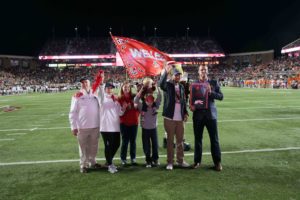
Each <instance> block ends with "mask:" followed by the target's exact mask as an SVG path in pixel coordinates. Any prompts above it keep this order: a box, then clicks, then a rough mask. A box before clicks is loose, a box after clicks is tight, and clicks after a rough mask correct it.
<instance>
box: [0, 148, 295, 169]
mask: <svg viewBox="0 0 300 200" xmlns="http://www.w3.org/2000/svg"><path fill="white" fill-rule="evenodd" d="M290 150H300V147H286V148H268V149H249V150H240V151H224V152H222V154H241V153H259V152H274V151H290ZM184 155H185V156H193V155H194V154H193V153H185V154H184ZM203 155H210V152H204V153H203ZM159 157H161V158H165V157H167V155H159ZM136 158H137V159H142V158H145V156H137V157H136ZM97 160H100V161H104V160H105V158H97ZM114 160H120V158H115V159H114ZM68 162H79V159H70V160H45V161H20V162H10V163H0V166H10V165H32V164H47V163H68Z"/></svg>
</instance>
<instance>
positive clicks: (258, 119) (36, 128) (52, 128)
mask: <svg viewBox="0 0 300 200" xmlns="http://www.w3.org/2000/svg"><path fill="white" fill-rule="evenodd" d="M299 119H300V116H299V117H282V118H281V117H280V118H257V119H224V120H218V122H219V123H223V122H251V121H277V120H299ZM187 123H188V124H191V123H193V122H192V121H190V122H187ZM158 125H162V123H158ZM57 129H70V127H50V128H38V127H33V128H27V129H25V128H21V129H2V130H0V132H3V131H35V130H57Z"/></svg>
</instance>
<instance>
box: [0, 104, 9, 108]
mask: <svg viewBox="0 0 300 200" xmlns="http://www.w3.org/2000/svg"><path fill="white" fill-rule="evenodd" d="M8 106H9V105H5V106H0V108H6V107H8Z"/></svg>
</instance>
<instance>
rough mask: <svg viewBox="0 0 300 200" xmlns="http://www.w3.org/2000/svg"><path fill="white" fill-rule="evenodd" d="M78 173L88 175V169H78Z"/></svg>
mask: <svg viewBox="0 0 300 200" xmlns="http://www.w3.org/2000/svg"><path fill="white" fill-rule="evenodd" d="M80 173H83V174H85V173H88V168H87V167H82V168H80Z"/></svg>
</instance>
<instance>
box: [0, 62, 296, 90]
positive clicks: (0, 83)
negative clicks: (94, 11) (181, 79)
mask: <svg viewBox="0 0 300 200" xmlns="http://www.w3.org/2000/svg"><path fill="white" fill-rule="evenodd" d="M100 69H101V70H104V72H105V73H106V74H107V78H108V79H112V80H113V82H114V83H115V84H116V85H120V83H122V82H124V81H125V80H126V79H127V78H128V77H126V70H125V68H124V67H110V66H109V67H79V68H74V67H66V68H50V67H41V68H39V69H35V70H32V69H29V68H22V67H12V68H9V69H6V70H4V69H1V70H0V95H6V94H15V93H24V92H57V91H64V90H68V89H72V88H76V87H78V81H79V79H80V78H81V77H82V75H85V76H87V77H88V78H90V79H91V80H93V78H94V77H95V75H96V73H97V72H98V71H99V70H100ZM183 69H184V71H185V72H187V73H188V74H189V79H190V81H192V80H196V79H197V77H198V72H197V70H198V68H197V65H194V66H184V67H183ZM299 74H300V58H299V57H298V58H289V57H282V58H279V59H276V60H274V61H272V62H270V63H268V64H257V65H250V64H234V65H231V66H229V65H226V64H219V65H211V66H209V75H210V76H211V77H212V78H214V79H217V80H218V81H219V82H220V83H221V85H223V86H237V87H268V88H270V87H271V88H287V87H292V88H298V84H299V80H298V79H295V80H291V81H290V82H289V79H290V78H291V77H296V76H297V75H299ZM133 82H134V80H133ZM293 86H296V87H293Z"/></svg>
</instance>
